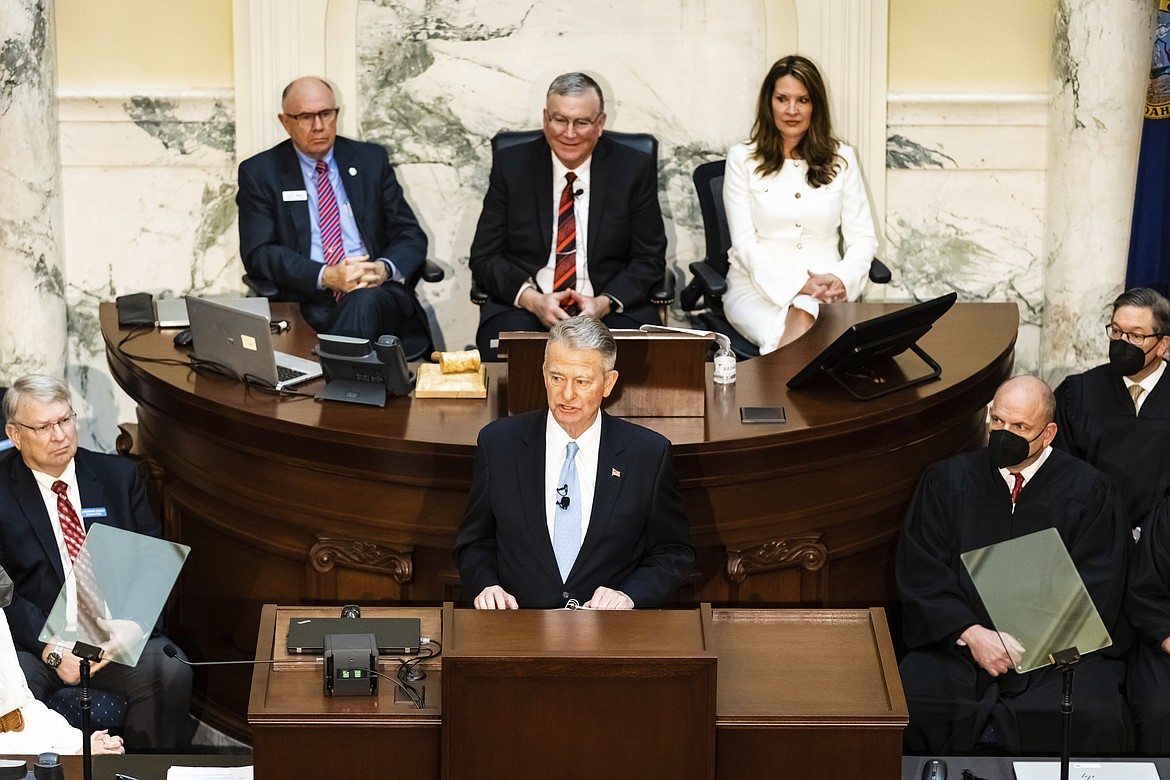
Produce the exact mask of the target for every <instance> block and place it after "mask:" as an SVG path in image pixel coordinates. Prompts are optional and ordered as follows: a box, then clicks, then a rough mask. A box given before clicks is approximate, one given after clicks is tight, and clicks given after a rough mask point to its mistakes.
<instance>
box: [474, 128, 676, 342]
mask: <svg viewBox="0 0 1170 780" xmlns="http://www.w3.org/2000/svg"><path fill="white" fill-rule="evenodd" d="M542 135H544V131H543V130H501V131H500V132H498V133H496V134H495V136H493V137H492V155H493V156H495V153H496V152H498V151H500V150H501V149H507V148H508V147H510V146H516V145H517V144H523V143H528V142H529V141H535V140H536V139H537V138H539V137H540V136H542ZM605 136H606V137H607V138H609V139H610V140H612V141H617V142H618V143H621V144H625V145H626V146H628V147H630V148H632V149H636V150H638V151H639V152H642V153H644V154H649V155H651V156H652V157H653V158H654V164H655V166H657V165H658V139H657V138H655V137H654V136H652V135H650V134H649V133H619V132H617V131H614V130H606V131H605ZM471 302H472V303H474V304H475V305H476V306H483V305H484V304H485V303H487V302H488V294H487V293H486V292H485V291H484V290H483V288H481V287H480V286H479V283H478V282H476V281H475V277H474V276H472V277H471ZM650 303H652V304H654V305H655V306H657V307H658V318H659V319H660V320H661V321H662V324H663V325H665V324H666V320H667V315H668V312H669V311H670V304H672V303H674V277H673V276H671V275H670V272H669V271H667V272H666V275H665V276H663V278H662V284H661V285H659V287H658V288H657V289H654V290H651V291H650Z"/></svg>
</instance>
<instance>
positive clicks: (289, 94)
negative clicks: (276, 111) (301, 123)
mask: <svg viewBox="0 0 1170 780" xmlns="http://www.w3.org/2000/svg"><path fill="white" fill-rule="evenodd" d="M321 96H328V98H329V99H330V100H333V99H334V96H333V87H331V86H329V82H328V81H326V80H325V79H323V78H320V77H318V76H301V77H300V78H299V79H293V80H292V81H290V82H289V83H288V86H287V87H285V88H284V92H281V93H280V108H281V110H282V111H284V112H285V113H286V114H296V113H299V112H298V111H296V110H289V101H290V100H292V101H293V102H294V103H295V104H299V102H300V101H302V100H307V99H312V98H319V97H321Z"/></svg>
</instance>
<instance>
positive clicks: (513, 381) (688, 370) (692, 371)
mask: <svg viewBox="0 0 1170 780" xmlns="http://www.w3.org/2000/svg"><path fill="white" fill-rule="evenodd" d="M612 333H613V337H614V340H615V341H617V348H618V350H617V364H616V365H615V366H614V368H616V369H617V372H618V381H617V385H616V386H615V387H614V389H613V392H612V393H610V395H609V398H607V399H605V403H604V405H603V408H604V409H605V411H607V412H609V413H610V414H612V415H615V416H617V417H702V416H703V415H704V414H705V413H706V410H707V350H708V349H710V347H711V344H712V343H714V341H715V337H714V336H694V335H691V334H687V333H657V332H655V333H643V332H642V331H640V330H615V331H612ZM547 343H548V334H547V333H535V332H528V331H516V332H505V333H501V334H500V351H501V352H504V353H506V354H507V357H508V414H519V413H520V412H528V411H531V410H533V409H544V408H545V407H546V406H547V405H548V398H547V396H546V395H545V391H544V374H543V371H542V370H541V367H542V366H543V365H544V347H545V345H546V344H547Z"/></svg>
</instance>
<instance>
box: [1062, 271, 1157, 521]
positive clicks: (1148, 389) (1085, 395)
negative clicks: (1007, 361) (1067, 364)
mask: <svg viewBox="0 0 1170 780" xmlns="http://www.w3.org/2000/svg"><path fill="white" fill-rule="evenodd" d="M1105 333H1106V335H1107V336H1108V337H1109V362H1108V363H1106V364H1105V365H1101V366H1097V367H1096V368H1093V369H1090V370H1089V371H1086V372H1085V373H1083V374H1074V375H1072V376H1070V377H1068V378H1067V379H1065V380H1064V382H1062V383H1061V385H1060V387H1058V388H1057V390H1056V424H1057V434H1056V441H1055V442H1053V446H1054V447H1058V448H1060V449H1063V450H1066V451H1068V452H1070V453H1072V454H1073V455H1076V456H1077V457H1079V458H1082V459H1084V460H1086V461H1088V462H1089V463H1091V464H1092V465H1094V466H1096V467H1097V468H1099V469H1101V471H1103V472H1105V474H1106V475H1108V476H1109V477H1110V478H1112V479H1113V481H1114V482H1115V483H1117V487H1118V489H1119V490H1120V491H1121V498H1122V505H1123V507H1124V509H1125V512H1126V515H1127V517H1128V518H1129V522H1130V524H1131V525H1133V526H1141V525H1142V522H1143V521H1144V519H1145V517H1146V515H1147V514H1149V512H1150V510H1151V509H1152V508H1153V506H1154V504H1155V503H1157V502H1158V501H1160V500H1161V499H1163V498H1166V497H1167V496H1170V446H1167V442H1168V441H1170V380H1167V381H1162V377H1163V375H1164V374H1165V373H1166V360H1165V358H1166V353H1167V351H1170V301H1167V300H1166V298H1164V297H1163V296H1162V295H1160V294H1159V293H1157V292H1156V291H1154V290H1151V289H1148V288H1145V287H1138V288H1134V289H1132V290H1127V291H1126V292H1124V293H1122V294H1121V295H1119V296H1118V297H1117V299H1116V300H1115V301H1114V302H1113V314H1112V317H1111V318H1110V320H1109V324H1108V325H1106V326H1105Z"/></svg>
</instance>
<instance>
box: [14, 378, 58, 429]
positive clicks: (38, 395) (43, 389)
mask: <svg viewBox="0 0 1170 780" xmlns="http://www.w3.org/2000/svg"><path fill="white" fill-rule="evenodd" d="M28 398H31V399H32V400H34V401H40V402H41V403H44V404H51V403H56V402H57V401H64V402H65V403H67V404H69V406H71V407H72V406H73V393H71V392H70V391H69V387H68V386H67V385H66V384H65V383H64V382H62V381H61V380H60V379H57V378H56V377H51V376H46V375H45V374H26V375H25V376H22V377H21V378H20V379H17V380H16V381H15V382H13V383H12V387H10V388H8V392H7V393H5V394H4V419H5V420H8V421H10V422H15V421H16V410H17V409H19V408H20V404H21V402H23V401H24V400H25V399H28Z"/></svg>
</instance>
